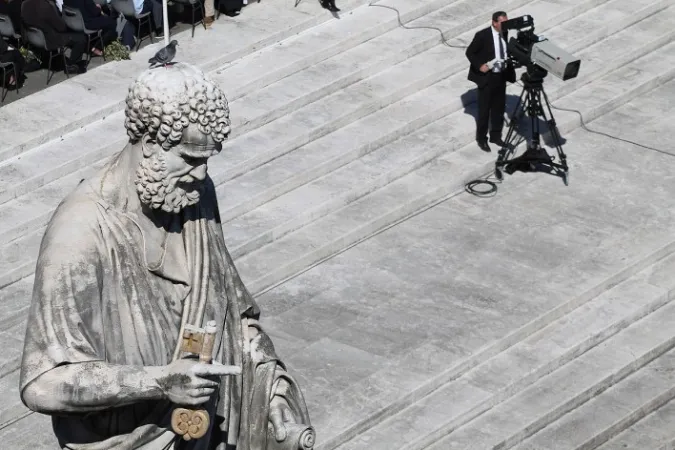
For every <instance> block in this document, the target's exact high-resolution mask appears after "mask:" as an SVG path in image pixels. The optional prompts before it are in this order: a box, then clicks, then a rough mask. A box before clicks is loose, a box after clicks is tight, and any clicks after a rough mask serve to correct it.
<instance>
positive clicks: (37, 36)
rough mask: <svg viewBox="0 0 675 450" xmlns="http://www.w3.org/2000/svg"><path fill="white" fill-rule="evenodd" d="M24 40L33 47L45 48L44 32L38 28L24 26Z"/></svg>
mask: <svg viewBox="0 0 675 450" xmlns="http://www.w3.org/2000/svg"><path fill="white" fill-rule="evenodd" d="M26 41H28V43H29V44H31V45H32V46H33V47H36V48H40V49H43V50H47V40H46V39H45V34H44V33H43V32H42V30H40V29H39V28H35V27H26Z"/></svg>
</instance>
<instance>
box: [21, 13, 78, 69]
mask: <svg viewBox="0 0 675 450" xmlns="http://www.w3.org/2000/svg"><path fill="white" fill-rule="evenodd" d="M21 18H22V19H23V21H24V23H25V24H26V25H28V26H29V27H35V28H38V29H39V30H42V32H43V33H44V35H45V40H46V41H47V47H48V48H50V49H56V48H59V47H64V46H65V47H70V58H68V60H67V61H66V70H67V71H68V73H84V72H86V71H87V68H86V66H85V64H84V63H85V61H82V55H83V54H84V52H85V49H86V47H87V37H86V36H85V35H84V33H79V32H75V31H70V30H68V27H67V26H66V23H65V22H64V21H63V18H62V17H61V15H60V14H59V10H58V9H57V7H56V4H54V3H51V2H50V1H49V0H25V1H24V2H23V4H22V5H21Z"/></svg>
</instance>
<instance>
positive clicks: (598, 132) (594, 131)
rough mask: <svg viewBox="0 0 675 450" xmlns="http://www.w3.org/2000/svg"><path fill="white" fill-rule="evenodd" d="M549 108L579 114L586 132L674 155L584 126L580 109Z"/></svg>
mask: <svg viewBox="0 0 675 450" xmlns="http://www.w3.org/2000/svg"><path fill="white" fill-rule="evenodd" d="M551 108H553V109H557V110H559V111H567V112H573V113H577V114H578V115H579V121H580V122H581V128H582V129H583V130H584V131H587V132H588V133H594V134H599V135H600V136H605V137H608V138H610V139H615V140H617V141H621V142H625V143H627V144H632V145H635V146H637V147H642V148H644V149H647V150H654V151H655V152H659V153H663V154H664V155H668V156H675V155H673V154H672V153H668V152H667V151H665V150H661V149H659V148H654V147H650V146H648V145H644V144H640V143H638V142H634V141H631V140H628V139H624V138H620V137H618V136H613V135H611V134H608V133H604V132H602V131H596V130H591V129H590V128H588V127H587V126H586V124H585V123H584V116H583V115H582V114H581V111H579V110H577V109H567V108H560V107H558V106H554V105H551Z"/></svg>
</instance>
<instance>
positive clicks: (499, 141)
mask: <svg viewBox="0 0 675 450" xmlns="http://www.w3.org/2000/svg"><path fill="white" fill-rule="evenodd" d="M490 142H491V143H493V144H496V145H498V146H500V147H506V143H505V142H504V141H502V138H501V137H499V136H495V137H491V138H490Z"/></svg>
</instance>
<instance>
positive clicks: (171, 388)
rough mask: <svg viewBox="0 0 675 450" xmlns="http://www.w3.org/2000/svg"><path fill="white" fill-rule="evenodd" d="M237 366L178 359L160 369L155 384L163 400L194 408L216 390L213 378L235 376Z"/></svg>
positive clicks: (216, 386) (237, 372)
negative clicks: (163, 397)
mask: <svg viewBox="0 0 675 450" xmlns="http://www.w3.org/2000/svg"><path fill="white" fill-rule="evenodd" d="M239 373H241V368H240V367H238V366H224V365H212V364H204V363H200V362H199V361H197V360H193V359H179V360H176V361H174V362H172V363H171V364H169V365H167V366H164V367H162V368H161V371H160V373H159V375H158V376H157V377H156V380H157V384H158V386H159V387H160V389H161V390H162V391H163V392H164V396H165V398H167V399H168V400H170V401H171V402H172V403H175V404H177V405H182V406H196V405H201V404H202V403H206V402H207V401H208V400H209V398H210V397H211V395H213V393H214V392H215V390H216V389H217V388H218V385H219V383H218V382H217V381H214V380H213V379H209V378H213V377H221V376H228V375H237V374H239Z"/></svg>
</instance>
